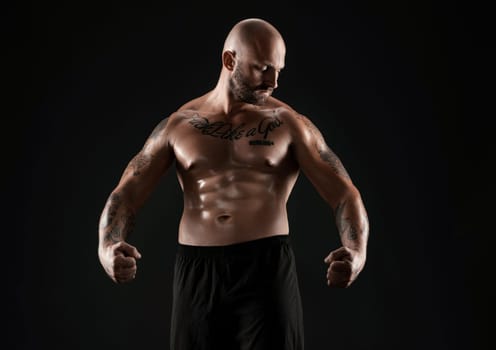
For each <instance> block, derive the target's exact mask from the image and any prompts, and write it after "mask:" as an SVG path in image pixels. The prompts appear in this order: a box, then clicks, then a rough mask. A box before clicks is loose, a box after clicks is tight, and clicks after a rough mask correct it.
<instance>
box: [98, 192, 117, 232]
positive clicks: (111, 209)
mask: <svg viewBox="0 0 496 350" xmlns="http://www.w3.org/2000/svg"><path fill="white" fill-rule="evenodd" d="M121 203H122V199H121V195H120V194H119V193H112V194H111V195H110V198H109V199H108V201H107V204H106V207H107V211H106V214H105V215H103V217H102V220H101V222H100V228H101V229H105V228H107V227H108V226H109V225H110V224H112V222H113V221H114V218H115V216H116V215H117V209H118V208H119V206H120V205H121Z"/></svg>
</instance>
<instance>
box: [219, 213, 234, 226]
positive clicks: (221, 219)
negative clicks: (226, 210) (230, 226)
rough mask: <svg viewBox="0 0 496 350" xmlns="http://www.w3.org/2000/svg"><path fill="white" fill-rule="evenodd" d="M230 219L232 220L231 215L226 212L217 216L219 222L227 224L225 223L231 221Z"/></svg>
mask: <svg viewBox="0 0 496 350" xmlns="http://www.w3.org/2000/svg"><path fill="white" fill-rule="evenodd" d="M230 220H231V215H226V214H224V215H219V216H217V222H218V223H219V224H225V223H227V222H229V221H230Z"/></svg>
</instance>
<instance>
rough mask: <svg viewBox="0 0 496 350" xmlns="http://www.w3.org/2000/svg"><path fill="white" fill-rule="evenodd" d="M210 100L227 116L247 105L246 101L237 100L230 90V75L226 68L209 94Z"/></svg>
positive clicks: (215, 107)
mask: <svg viewBox="0 0 496 350" xmlns="http://www.w3.org/2000/svg"><path fill="white" fill-rule="evenodd" d="M208 102H209V104H211V106H212V107H213V108H214V109H215V110H219V112H221V113H224V114H225V115H227V116H229V115H231V114H233V113H235V112H236V111H237V110H239V109H240V108H242V107H244V106H246V103H245V102H242V101H239V100H236V99H235V98H234V96H233V95H232V94H231V92H230V91H229V76H228V73H227V72H226V71H225V70H222V71H221V73H220V77H219V80H218V81H217V85H216V86H215V88H214V89H213V90H212V91H211V92H210V94H209V96H208Z"/></svg>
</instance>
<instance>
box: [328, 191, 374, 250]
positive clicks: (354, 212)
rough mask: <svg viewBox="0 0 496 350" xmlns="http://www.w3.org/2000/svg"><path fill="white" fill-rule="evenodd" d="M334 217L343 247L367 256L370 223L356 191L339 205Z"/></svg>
mask: <svg viewBox="0 0 496 350" xmlns="http://www.w3.org/2000/svg"><path fill="white" fill-rule="evenodd" d="M334 215H335V222H336V227H337V229H338V232H339V235H340V239H341V243H342V244H343V246H344V247H347V248H350V249H353V250H355V251H358V252H360V253H361V254H364V255H366V249H367V240H368V235H369V222H368V217H367V212H366V210H365V207H364V205H363V202H362V199H361V197H360V194H359V193H358V191H357V190H356V189H354V190H352V191H350V192H349V193H348V195H347V196H344V197H343V199H342V200H341V201H339V202H338V203H337V205H336V207H335V208H334Z"/></svg>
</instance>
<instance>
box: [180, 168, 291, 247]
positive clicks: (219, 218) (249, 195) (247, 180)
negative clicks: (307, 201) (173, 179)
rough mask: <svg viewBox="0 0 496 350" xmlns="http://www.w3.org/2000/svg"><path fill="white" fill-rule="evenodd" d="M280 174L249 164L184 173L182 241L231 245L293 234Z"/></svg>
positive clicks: (203, 244) (189, 243)
mask: <svg viewBox="0 0 496 350" xmlns="http://www.w3.org/2000/svg"><path fill="white" fill-rule="evenodd" d="M276 178H277V177H276V176H275V175H274V174H271V173H260V172H250V171H247V170H246V169H244V170H230V171H226V172H224V173H221V174H210V176H202V177H195V178H192V177H191V176H188V177H186V178H184V177H183V179H182V180H183V181H182V182H183V186H184V188H183V190H184V211H183V215H182V218H181V222H180V225H179V237H178V238H179V243H181V244H187V245H197V246H198V245H199V246H213V245H228V244H234V243H240V242H245V241H250V240H253V239H258V238H264V237H269V236H274V235H281V234H288V231H289V229H288V219H287V211H286V200H287V194H286V193H285V190H284V187H285V186H278V185H277V183H276V181H275V179H276Z"/></svg>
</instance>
